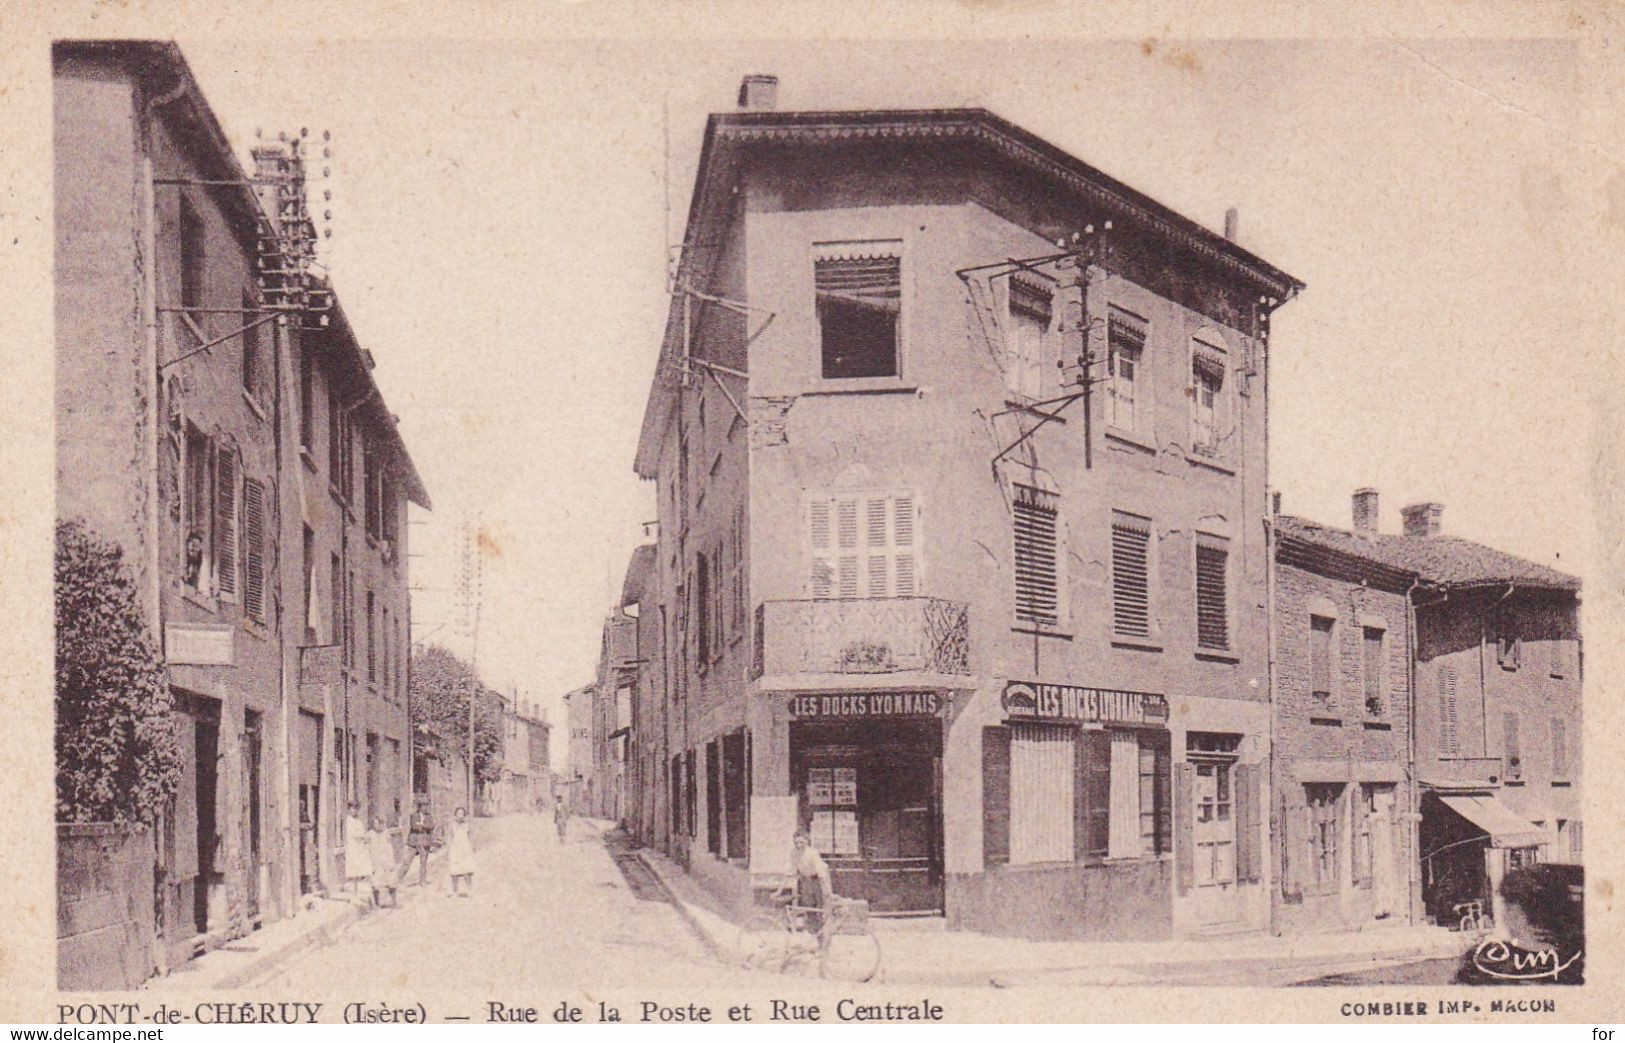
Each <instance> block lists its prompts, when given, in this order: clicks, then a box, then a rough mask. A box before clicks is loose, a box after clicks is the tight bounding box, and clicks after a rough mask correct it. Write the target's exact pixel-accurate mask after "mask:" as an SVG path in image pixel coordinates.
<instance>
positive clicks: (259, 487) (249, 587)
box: [242, 478, 267, 623]
mask: <svg viewBox="0 0 1625 1043" xmlns="http://www.w3.org/2000/svg"><path fill="white" fill-rule="evenodd" d="M266 506H267V505H266V502H265V485H264V483H262V482H260V481H258V480H256V479H253V478H248V479H244V481H243V533H242V550H243V553H242V559H243V593H242V597H243V615H245V616H247V617H248V618H249V619H252V620H254V621H255V622H258V623H263V622H265V578H266V577H265V542H266V540H265V537H266V522H267V518H266V514H265V512H266Z"/></svg>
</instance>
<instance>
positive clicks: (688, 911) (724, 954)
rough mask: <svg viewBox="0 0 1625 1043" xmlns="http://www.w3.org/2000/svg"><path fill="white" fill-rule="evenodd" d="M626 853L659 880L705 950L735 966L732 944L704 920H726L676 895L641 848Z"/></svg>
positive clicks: (661, 872) (714, 926)
mask: <svg viewBox="0 0 1625 1043" xmlns="http://www.w3.org/2000/svg"><path fill="white" fill-rule="evenodd" d="M628 853H629V854H631V855H633V856H635V857H636V858H637V860H638V861H639V862H640V863H642V865H643V867H644V868H645V869H647V870H648V871H649V873H650V875H651V876H653V877H654V878H655V879H656V880H658V881H659V882H660V889H661V890H662V891H664V892H665V893H666V898H667V900H668V901H670V902H671V905H672V908H673V909H676V910H677V915H678V916H679V917H681V918H682V920H683V922H684V923H686V924H687V925H688V929H689V930H691V931H693V932H694V934H695V936H696V937H698V938H699V939H700V942H701V943H702V944H704V946H705V948H706V950H707V951H709V952H710V953H711V955H712V956H714V957H716V958H717V959H718V960H721V961H722V962H723V963H726V964H728V965H729V966H736V965H737V964H738V963H739V958H738V954H737V953H735V952H734V951H733V949H734V946H732V945H729V944H727V942H725V941H724V940H723V939H722V938H721V937H719V936H718V932H717V928H716V925H715V924H710V923H707V922H705V921H707V920H719V921H721V922H722V923H725V924H726V923H728V921H726V920H722V918H721V917H718V916H716V915H714V914H712V913H709V912H706V911H705V910H702V909H698V908H696V907H694V906H692V905H690V904H689V903H687V902H685V901H683V900H682V899H681V898H679V897H677V892H676V891H675V890H674V889H673V888H672V886H671V882H670V881H668V880H667V879H666V874H665V872H664V871H663V870H662V869H661V867H660V866H658V865H656V864H655V863H654V861H653V860H652V859H649V858H647V857H645V855H644V853H643V849H641V848H633V849H632V850H631V851H629V852H628Z"/></svg>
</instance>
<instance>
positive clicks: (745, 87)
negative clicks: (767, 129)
mask: <svg viewBox="0 0 1625 1043" xmlns="http://www.w3.org/2000/svg"><path fill="white" fill-rule="evenodd" d="M778 104H779V78H778V77H777V76H768V75H766V74H764V73H752V74H751V75H749V76H746V77H745V78H744V79H743V80H742V81H740V84H739V107H740V108H741V109H744V110H745V111H747V112H771V111H773V110H774V109H775V108H777V107H778Z"/></svg>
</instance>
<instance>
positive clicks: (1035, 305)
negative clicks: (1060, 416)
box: [1004, 273, 1056, 401]
mask: <svg viewBox="0 0 1625 1043" xmlns="http://www.w3.org/2000/svg"><path fill="white" fill-rule="evenodd" d="M1041 278H1042V277H1041V276H1037V275H1033V274H1025V273H1024V274H1021V275H1015V276H1012V277H1011V278H1010V280H1009V283H1008V287H1007V289H1006V308H1005V321H1006V325H1005V367H1004V369H1005V380H1006V383H1007V385H1008V386H1009V389H1010V392H1011V394H1013V395H1016V396H1018V397H1020V398H1024V399H1028V400H1031V401H1040V400H1043V399H1045V398H1048V397H1049V394H1050V391H1051V390H1052V389H1053V388H1054V386H1055V383H1056V381H1055V373H1056V369H1055V360H1054V358H1053V357H1052V355H1053V350H1052V346H1051V339H1050V336H1049V329H1050V316H1051V311H1052V307H1053V305H1052V300H1053V291H1052V289H1051V288H1050V286H1049V285H1048V280H1047V279H1046V280H1043V282H1040V281H1038V280H1039V279H1041Z"/></svg>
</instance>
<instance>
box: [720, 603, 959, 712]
mask: <svg viewBox="0 0 1625 1043" xmlns="http://www.w3.org/2000/svg"><path fill="white" fill-rule="evenodd" d="M969 674H970V625H969V611H968V609H967V608H966V606H965V605H964V604H962V603H960V602H957V601H944V600H943V599H941V598H922V597H913V598H860V599H848V600H840V601H835V600H830V601H768V602H763V603H762V604H760V605H757V606H756V641H755V661H754V662H753V663H752V664H751V677H752V678H753V679H755V680H757V681H758V682H759V685H758V687H759V688H760V689H761V690H764V691H794V690H807V689H812V688H866V689H888V688H897V689H901V688H945V687H963V686H965V685H967V684H968V683H969Z"/></svg>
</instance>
